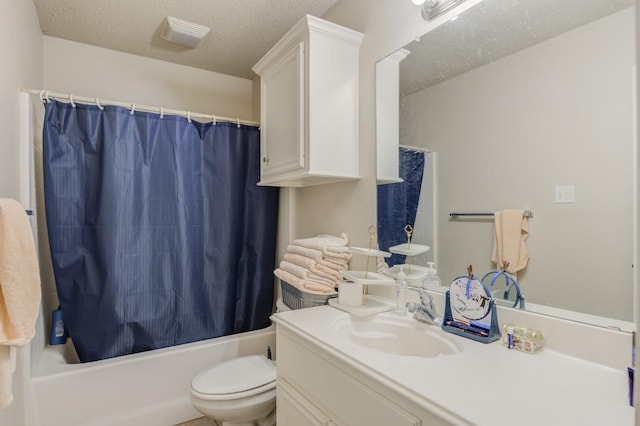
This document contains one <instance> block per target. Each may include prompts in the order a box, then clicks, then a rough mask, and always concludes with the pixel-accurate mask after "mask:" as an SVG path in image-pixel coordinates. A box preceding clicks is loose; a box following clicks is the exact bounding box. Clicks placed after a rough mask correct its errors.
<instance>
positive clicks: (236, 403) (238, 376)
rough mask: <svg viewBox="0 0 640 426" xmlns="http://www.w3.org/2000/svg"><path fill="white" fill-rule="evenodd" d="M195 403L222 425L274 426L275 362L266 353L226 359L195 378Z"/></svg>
mask: <svg viewBox="0 0 640 426" xmlns="http://www.w3.org/2000/svg"><path fill="white" fill-rule="evenodd" d="M191 404H192V405H193V407H194V408H195V409H196V410H198V411H199V412H201V413H202V414H204V415H205V416H206V417H209V418H211V419H213V420H215V421H217V422H219V423H220V422H222V426H241V425H242V426H249V425H251V426H273V425H275V420H276V419H275V407H276V368H275V365H274V363H273V361H271V360H269V359H267V358H266V357H265V356H263V355H251V356H245V357H240V358H234V359H231V360H228V361H224V362H222V363H220V364H218V365H216V366H215V367H213V368H210V369H208V370H205V371H203V372H202V373H200V374H198V375H197V376H196V377H195V378H194V379H193V380H192V381H191Z"/></svg>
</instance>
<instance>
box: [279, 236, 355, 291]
mask: <svg viewBox="0 0 640 426" xmlns="http://www.w3.org/2000/svg"><path fill="white" fill-rule="evenodd" d="M348 243H349V239H348V238H347V235H346V234H345V233H342V234H340V236H334V235H328V234H322V235H318V236H316V237H313V238H303V239H299V240H294V241H293V242H292V243H291V244H289V246H288V247H287V253H286V254H285V255H284V260H283V261H282V262H280V267H279V268H277V269H276V270H275V271H273V273H274V274H275V276H276V277H278V278H280V279H281V280H282V281H286V282H287V283H289V284H291V285H293V286H295V287H297V288H298V289H299V290H301V291H305V292H307V293H312V294H327V295H330V294H335V293H336V290H335V289H336V287H337V285H338V281H340V279H341V276H340V271H344V270H346V269H349V261H350V260H351V249H349V247H348V246H347V244H348Z"/></svg>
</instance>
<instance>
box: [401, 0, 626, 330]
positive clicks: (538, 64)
mask: <svg viewBox="0 0 640 426" xmlns="http://www.w3.org/2000/svg"><path fill="white" fill-rule="evenodd" d="M633 15H634V11H633V10H632V9H627V10H625V11H622V12H619V13H616V14H614V15H612V16H609V17H606V18H604V19H601V20H599V21H597V22H594V23H592V24H589V25H586V26H583V27H581V28H579V29H576V30H574V31H571V32H569V33H566V34H564V35H562V36H559V37H556V38H554V39H551V40H548V41H546V42H544V43H541V44H538V45H536V46H534V47H532V48H529V49H525V50H523V51H521V52H518V53H516V54H514V55H511V56H508V57H506V58H503V59H501V60H499V61H496V62H494V63H491V64H489V65H486V66H483V67H480V68H478V69H476V70H473V71H470V72H468V73H466V74H463V75H461V76H458V77H456V78H453V79H451V80H448V81H446V82H444V83H441V84H438V85H436V86H433V87H431V88H429V89H426V90H424V91H422V92H418V93H415V94H413V95H411V96H408V97H406V98H405V99H404V101H403V103H402V104H403V107H402V113H401V143H404V144H407V145H413V146H425V147H428V148H430V149H433V150H434V151H435V152H436V153H437V158H438V160H437V161H438V164H437V166H438V167H437V175H436V181H437V185H438V196H437V205H438V207H437V211H436V214H435V217H436V221H437V229H438V232H437V241H436V244H435V247H436V251H437V252H436V255H437V261H438V266H439V267H438V271H439V273H440V275H441V277H442V278H443V280H444V281H445V282H447V281H450V280H451V279H453V278H454V277H455V276H458V275H461V274H462V273H464V271H465V267H466V265H468V264H472V265H473V266H474V271H476V272H477V273H478V274H484V273H486V272H488V271H489V270H492V269H494V268H495V265H494V264H493V263H492V262H491V261H490V257H491V247H492V241H493V225H492V222H477V221H451V220H449V217H448V214H449V212H450V211H455V210H458V211H495V210H500V209H504V208H523V209H531V210H533V213H534V215H535V217H534V218H533V219H531V220H530V222H529V226H530V237H529V239H528V240H527V246H528V248H529V251H530V258H531V259H530V263H529V266H528V267H527V268H526V269H525V270H524V271H522V273H520V274H519V275H518V281H519V283H520V284H521V286H522V288H523V291H524V293H525V296H526V299H527V301H529V302H535V303H540V304H544V305H551V306H555V307H560V308H565V309H569V310H574V311H579V312H588V313H592V314H596V315H602V316H607V317H615V318H619V319H624V320H629V321H631V320H632V315H633V310H632V301H631V297H630V296H631V294H632V293H631V291H632V290H631V282H632V276H631V275H632V269H631V264H632V262H633V259H632V258H631V256H632V233H631V232H630V230H631V229H633V223H632V194H633V192H632V191H633V188H632V182H633V181H632V160H631V158H632V145H633V144H632V137H633V136H632V130H633V115H632V105H633V104H632V96H631V95H630V93H631V92H632V69H633V64H634V50H633V49H634V43H633V40H634V21H633V19H634V17H633ZM612 46H615V49H613V48H611V47H612ZM599 81H601V82H603V84H591V82H599ZM585 83H586V84H585ZM605 83H606V84H605ZM564 184H573V185H575V188H576V202H575V203H573V204H556V203H555V202H554V195H555V192H554V191H555V186H556V185H564Z"/></svg>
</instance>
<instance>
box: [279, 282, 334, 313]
mask: <svg viewBox="0 0 640 426" xmlns="http://www.w3.org/2000/svg"><path fill="white" fill-rule="evenodd" d="M280 283H281V288H282V301H283V302H284V304H285V305H287V306H288V307H290V308H291V309H302V308H312V307H314V306H322V305H326V304H327V303H328V302H329V299H331V298H332V297H336V296H337V294H328V295H324V294H311V293H306V292H304V291H301V290H300V289H298V288H297V287H295V286H293V285H291V284H289V283H288V282H286V281H282V280H280Z"/></svg>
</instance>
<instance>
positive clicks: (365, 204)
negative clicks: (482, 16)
mask: <svg viewBox="0 0 640 426" xmlns="http://www.w3.org/2000/svg"><path fill="white" fill-rule="evenodd" d="M478 1H479V0H469V1H467V2H466V3H465V5H464V7H470V6H472V5H474V4H476V3H478ZM322 18H323V19H326V20H328V21H331V22H335V23H336V24H339V25H343V26H345V27H348V28H351V29H354V30H356V31H360V32H363V33H364V39H363V41H362V44H361V46H360V82H359V84H360V106H359V108H360V111H359V117H360V119H359V133H360V134H359V140H360V176H361V179H360V180H358V181H355V182H347V183H340V184H334V185H321V186H317V187H308V188H301V189H296V190H294V191H293V192H295V194H294V197H293V205H294V211H295V214H296V216H297V217H298V220H297V221H296V223H295V226H294V231H293V233H294V235H293V236H294V237H307V236H311V235H314V234H317V233H320V232H328V233H337V234H339V233H340V232H342V231H345V232H347V234H348V235H349V237H350V239H351V244H352V245H357V246H365V247H366V246H367V244H368V243H369V235H368V233H367V228H368V227H369V225H372V224H375V223H376V140H375V138H376V126H375V120H376V114H375V64H376V62H377V61H379V60H380V59H382V58H384V57H385V56H387V55H389V54H391V53H392V52H394V51H395V50H397V49H398V48H400V47H401V46H404V45H405V44H407V43H409V42H410V41H411V40H413V39H414V38H415V37H416V36H418V35H421V34H424V33H425V32H426V31H427V30H428V29H430V28H433V27H435V26H437V25H440V24H441V23H442V22H445V21H446V19H448V16H447V15H444V16H443V17H441V18H440V19H438V20H437V21H434V22H432V23H426V22H424V21H423V19H422V17H421V16H420V8H419V7H418V6H415V5H414V4H413V3H412V2H411V1H409V0H402V1H398V0H377V1H373V2H372V1H369V0H340V1H339V2H338V3H337V4H336V5H335V6H334V7H332V8H331V9H330V10H329V11H328V12H327V13H326V14H325V15H323V16H322ZM364 265H365V259H362V256H354V259H353V260H352V264H351V267H352V268H364Z"/></svg>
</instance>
